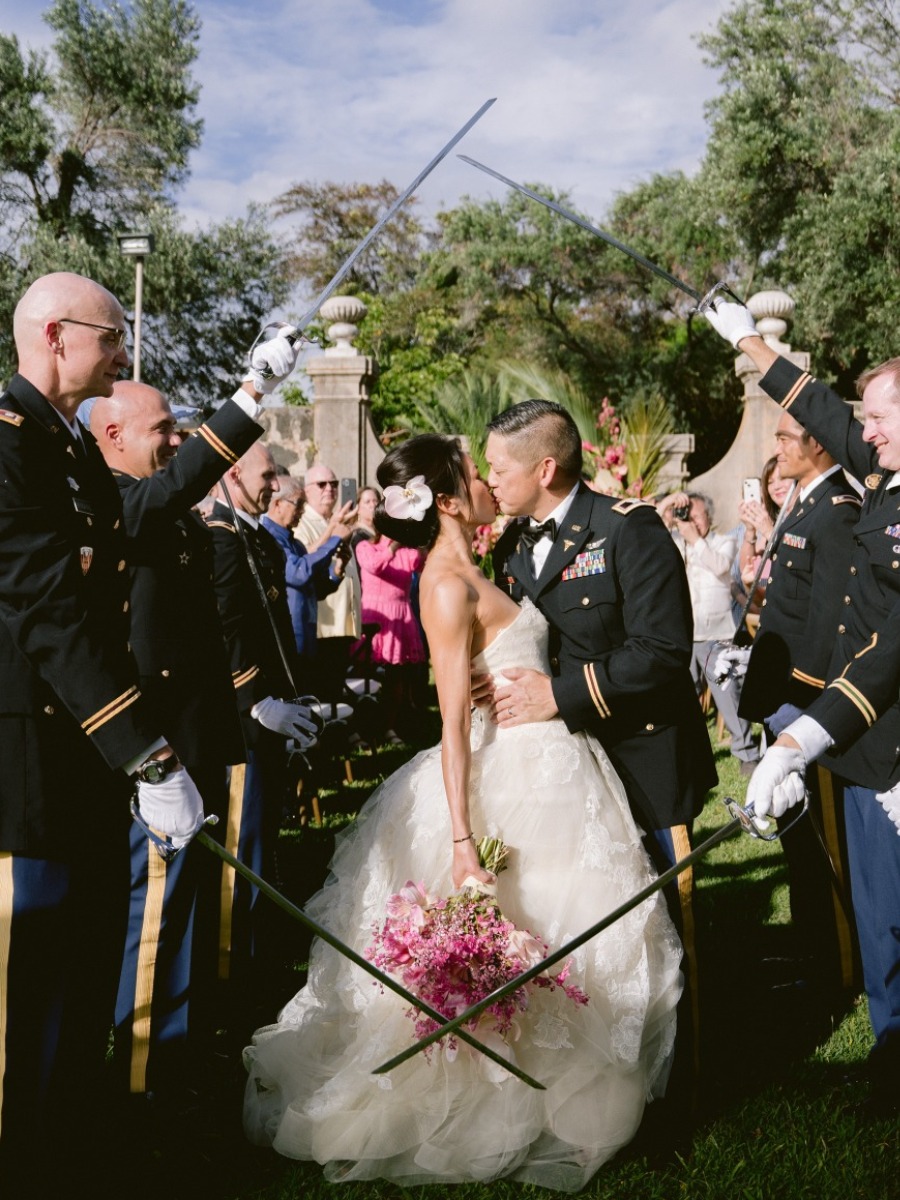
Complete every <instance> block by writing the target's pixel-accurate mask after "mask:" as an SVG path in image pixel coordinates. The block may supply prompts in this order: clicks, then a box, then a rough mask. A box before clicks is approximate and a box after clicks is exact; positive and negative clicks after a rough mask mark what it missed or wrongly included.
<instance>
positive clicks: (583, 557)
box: [561, 550, 606, 579]
mask: <svg viewBox="0 0 900 1200" xmlns="http://www.w3.org/2000/svg"><path fill="white" fill-rule="evenodd" d="M605 570H606V551H605V550H585V551H584V553H583V554H576V556H575V561H574V562H573V563H572V564H571V565H570V566H568V567H566V569H565V570H564V571H563V573H562V575H561V578H562V579H584V577H585V576H586V575H602V574H603V573H604V571H605Z"/></svg>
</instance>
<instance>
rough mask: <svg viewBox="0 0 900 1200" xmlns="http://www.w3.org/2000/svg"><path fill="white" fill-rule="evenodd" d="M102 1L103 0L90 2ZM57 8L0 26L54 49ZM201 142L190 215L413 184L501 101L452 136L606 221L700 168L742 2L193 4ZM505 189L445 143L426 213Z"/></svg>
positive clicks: (482, 157)
mask: <svg viewBox="0 0 900 1200" xmlns="http://www.w3.org/2000/svg"><path fill="white" fill-rule="evenodd" d="M97 2H102V0H95V3H97ZM46 7H47V5H45V4H41V3H40V2H38V3H32V4H28V5H23V4H22V3H21V0H0V29H2V30H3V32H4V33H7V34H9V33H14V34H16V35H17V36H18V38H19V40H20V42H21V43H23V44H24V45H27V46H30V47H32V48H35V49H37V48H41V47H44V48H49V46H50V44H51V41H52V34H51V31H50V30H49V29H48V28H47V26H46V25H44V24H43V22H42V21H41V17H40V13H41V11H42V10H44V9H45V8H46ZM193 7H194V9H195V11H196V12H197V13H198V15H199V17H200V19H201V22H202V29H201V33H200V54H199V58H198V60H197V62H196V63H195V66H194V74H195V78H196V80H197V82H198V83H199V84H200V86H201V98H200V104H199V116H201V117H202V118H203V121H204V133H203V140H202V145H201V148H200V149H199V150H198V151H196V152H195V153H194V154H193V155H192V157H191V164H190V165H191V175H190V179H189V181H188V183H187V185H186V187H185V188H184V189H183V190H182V191H180V192H179V194H178V197H177V200H178V206H179V209H180V211H181V213H182V215H183V218H184V220H185V221H186V223H187V224H188V225H189V226H205V225H207V224H209V223H210V222H211V221H217V220H221V219H223V218H226V217H236V216H240V215H241V214H243V213H244V212H245V211H246V207H247V204H248V203H249V202H250V201H258V202H266V201H268V200H271V199H273V198H274V197H275V196H277V195H279V194H280V193H281V192H284V191H285V190H287V189H288V188H289V187H290V186H291V184H293V183H298V182H317V183H324V182H326V181H336V182H343V183H351V182H371V183H375V182H378V181H379V180H381V179H384V178H386V179H389V180H390V181H391V182H392V183H394V184H395V185H396V186H397V187H398V188H400V189H402V188H404V187H406V185H407V184H409V183H410V182H411V181H412V180H413V179H414V178H415V177H416V176H417V175H418V174H419V172H420V171H421V170H422V168H423V167H424V166H425V164H426V163H428V162H429V161H430V160H431V159H432V158H433V157H434V155H435V154H436V153H437V152H438V150H440V148H441V147H442V146H443V145H444V144H445V143H446V142H447V141H448V140H449V139H450V137H451V136H452V135H453V134H454V133H455V132H456V131H457V130H458V129H459V128H460V127H461V126H462V125H463V124H464V123H465V122H466V121H467V120H468V119H469V117H471V116H472V115H473V114H474V113H475V112H476V111H477V109H478V108H479V107H480V106H481V105H482V104H483V103H484V101H485V100H487V99H488V98H489V97H496V100H497V102H496V104H495V105H494V106H493V107H492V108H491V109H489V111H488V112H487V113H486V114H485V115H484V116H483V117H482V119H481V120H480V121H479V123H478V124H477V125H476V126H475V127H474V128H473V129H472V130H471V131H470V132H469V133H468V134H467V136H466V137H465V139H464V140H463V141H462V142H461V143H460V145H459V146H458V147H457V148H456V152H459V153H465V154H468V155H470V156H471V157H472V158H475V159H478V160H479V161H481V162H484V163H486V164H487V165H489V166H491V167H493V168H494V169H495V170H498V171H500V172H501V173H502V174H504V175H506V176H508V177H510V178H512V179H516V180H518V181H520V182H523V183H541V184H545V185H548V186H550V187H552V188H554V189H555V190H557V191H566V192H567V193H568V194H569V197H570V200H571V202H572V204H573V205H574V206H575V207H577V208H578V209H579V210H581V211H583V212H585V213H587V214H588V215H589V216H591V217H592V218H593V219H594V220H595V221H600V220H601V219H602V217H603V216H604V214H605V213H606V212H607V211H608V208H609V206H610V204H611V203H612V201H613V200H614V198H615V196H616V195H617V194H618V193H620V192H627V191H629V190H630V189H631V188H633V187H634V186H635V185H637V184H638V183H640V182H641V181H643V180H646V179H648V178H650V176H651V175H653V174H654V173H656V172H668V171H673V170H679V169H680V170H683V171H685V172H686V173H688V174H690V173H691V172H692V171H693V170H694V169H695V168H696V166H697V165H698V163H699V161H700V159H701V158H702V155H703V149H704V145H705V141H706V136H707V126H706V123H705V119H704V105H705V103H706V102H707V101H708V100H709V99H710V98H711V97H712V96H713V95H714V94H715V92H716V90H717V82H718V81H717V76H716V73H715V72H714V71H712V70H710V69H709V68H708V67H706V66H705V65H704V63H703V55H702V52H701V50H700V48H699V47H698V45H697V43H696V40H695V39H696V35H697V34H700V33H704V32H709V31H711V30H712V29H713V28H714V27H715V23H716V20H717V19H718V17H719V16H720V15H721V14H722V13H723V12H724V11H725V10H726V9H728V8H729V7H732V0H627V2H626V0H318V3H316V4H311V3H309V0H254V2H253V3H247V0H195V2H194V5H193ZM505 191H506V189H505V188H504V187H503V185H502V184H499V183H497V182H496V181H494V180H491V179H489V178H488V177H487V176H485V175H483V174H481V173H480V172H477V171H475V170H474V168H472V167H470V166H468V165H466V164H465V163H462V162H460V161H459V160H458V159H456V158H455V156H452V155H451V156H448V158H446V159H445V160H444V161H443V162H442V163H441V164H440V165H439V166H438V167H437V168H436V169H435V171H434V172H433V174H432V175H431V176H429V178H428V179H427V180H426V181H425V182H424V183H423V184H422V186H421V188H420V189H419V191H418V192H417V197H418V201H419V212H420V215H422V216H428V215H430V214H432V213H434V212H436V211H437V210H439V209H440V208H442V207H443V208H450V207H453V205H454V204H455V203H456V202H457V201H458V200H459V199H460V197H462V196H463V195H468V196H471V197H473V198H475V199H484V198H486V197H488V196H495V197H500V196H502V195H503V194H504V193H505Z"/></svg>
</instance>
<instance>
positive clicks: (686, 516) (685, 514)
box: [674, 504, 691, 521]
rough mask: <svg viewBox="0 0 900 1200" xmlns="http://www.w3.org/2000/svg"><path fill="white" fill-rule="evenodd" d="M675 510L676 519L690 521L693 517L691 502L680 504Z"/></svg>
mask: <svg viewBox="0 0 900 1200" xmlns="http://www.w3.org/2000/svg"><path fill="white" fill-rule="evenodd" d="M674 511H675V520H676V521H689V520H690V519H691V506H690V505H689V504H680V505H679V506H678V508H676V509H675V510H674Z"/></svg>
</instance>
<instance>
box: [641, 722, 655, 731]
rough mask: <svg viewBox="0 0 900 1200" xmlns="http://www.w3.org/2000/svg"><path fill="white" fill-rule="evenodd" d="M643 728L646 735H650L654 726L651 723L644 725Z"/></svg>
mask: <svg viewBox="0 0 900 1200" xmlns="http://www.w3.org/2000/svg"><path fill="white" fill-rule="evenodd" d="M644 728H645V729H646V730H647V732H648V733H652V732H653V730H654V729H655V728H656V726H655V725H654V724H653V723H652V722H651V723H650V724H649V725H645V726H644Z"/></svg>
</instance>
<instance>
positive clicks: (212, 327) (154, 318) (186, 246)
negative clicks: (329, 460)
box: [0, 0, 288, 403]
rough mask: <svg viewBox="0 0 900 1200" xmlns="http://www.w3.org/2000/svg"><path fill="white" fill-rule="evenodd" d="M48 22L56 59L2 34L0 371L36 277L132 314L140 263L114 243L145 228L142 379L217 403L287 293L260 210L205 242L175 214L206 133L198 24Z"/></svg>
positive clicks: (62, 9)
mask: <svg viewBox="0 0 900 1200" xmlns="http://www.w3.org/2000/svg"><path fill="white" fill-rule="evenodd" d="M45 19H46V21H47V23H48V24H49V25H50V27H51V28H52V29H53V30H54V31H55V34H56V37H55V39H54V43H53V51H52V54H50V55H47V54H37V53H35V52H33V51H26V50H23V49H22V47H21V46H20V44H19V41H18V39H17V38H15V37H14V36H7V35H3V34H0V309H2V317H3V319H0V375H2V376H4V377H8V376H9V374H10V373H11V372H12V370H14V368H15V349H14V347H13V345H12V340H11V333H10V330H11V325H12V321H11V314H12V309H13V307H14V305H15V303H16V301H17V300H18V298H19V296H20V295H21V294H22V292H23V291H24V290H25V288H26V287H27V286H28V284H29V283H30V282H31V281H32V280H33V279H35V278H37V277H38V276H39V275H41V274H43V273H45V272H47V271H55V270H72V271H79V272H81V273H83V274H86V275H90V276H91V277H92V278H94V279H97V280H98V281H99V282H100V283H103V284H104V285H105V286H106V287H109V289H110V290H111V291H113V292H115V293H116V294H117V295H118V296H119V297H120V299H121V300H122V302H123V304H124V305H125V307H126V309H127V307H128V301H129V299H130V297H131V296H132V295H133V288H134V265H133V262H131V260H126V259H123V258H122V256H121V255H120V254H119V251H118V244H117V242H116V234H117V233H125V232H130V231H132V230H133V229H140V230H141V231H147V232H150V233H153V234H154V236H155V239H156V245H155V251H154V254H153V256H152V257H151V258H149V259H148V260H147V265H146V272H145V286H144V303H143V315H144V322H143V332H142V377H143V378H145V379H146V380H147V381H148V382H151V383H153V384H155V385H156V386H158V387H161V388H163V389H164V390H166V391H168V392H169V393H170V394H171V395H172V397H173V398H176V397H177V398H178V399H181V400H184V401H186V402H194V403H197V402H198V401H199V400H210V399H217V398H218V397H219V396H220V395H221V394H222V391H223V389H226V388H228V387H231V386H233V384H234V382H235V379H236V376H238V373H239V372H240V371H241V367H242V363H243V362H244V361H245V358H246V351H247V348H248V346H249V344H250V342H252V340H253V337H254V336H255V333H256V331H257V330H258V328H259V325H260V324H261V323H262V322H263V320H264V319H265V317H266V315H267V314H268V313H269V312H271V311H272V309H273V308H274V307H276V306H277V305H278V304H279V303H281V302H282V301H283V300H284V299H285V298H286V296H287V291H288V284H287V277H286V273H285V270H284V263H283V257H284V255H283V251H282V250H281V249H280V248H279V246H278V245H277V243H276V242H275V241H274V240H273V238H272V236H271V233H270V232H269V229H268V223H267V221H265V220H264V218H263V214H262V212H261V211H260V210H250V211H249V212H248V214H247V215H246V217H245V218H243V219H241V220H237V221H229V222H225V223H224V224H222V225H219V226H212V227H210V228H209V229H207V230H205V231H201V232H198V233H191V232H188V231H186V230H185V229H183V228H182V226H181V224H180V222H179V220H178V217H177V214H176V210H175V194H176V191H177V188H178V186H179V185H180V184H181V183H182V182H183V181H184V179H185V177H186V175H187V171H188V160H189V155H190V152H191V150H192V149H194V148H195V147H196V146H197V145H199V142H200V135H201V132H202V125H201V122H200V121H199V120H198V119H197V118H196V115H195V113H196V105H197V99H198V95H199V92H198V89H197V87H196V85H195V83H194V81H193V78H192V76H191V67H192V65H193V62H194V60H195V58H196V56H197V43H198V39H199V30H200V23H199V20H198V18H197V16H196V15H195V13H194V11H193V9H192V8H191V6H190V5H189V4H187V3H185V2H184V0H134V2H133V3H132V4H129V5H128V6H121V5H119V4H110V5H103V6H100V5H95V4H92V3H90V0H55V2H54V3H53V4H52V6H51V7H50V8H49V10H48V11H47V13H46V15H45Z"/></svg>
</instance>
